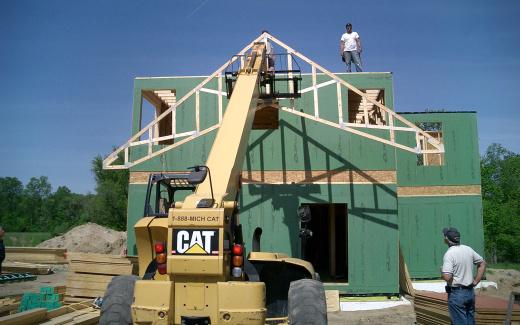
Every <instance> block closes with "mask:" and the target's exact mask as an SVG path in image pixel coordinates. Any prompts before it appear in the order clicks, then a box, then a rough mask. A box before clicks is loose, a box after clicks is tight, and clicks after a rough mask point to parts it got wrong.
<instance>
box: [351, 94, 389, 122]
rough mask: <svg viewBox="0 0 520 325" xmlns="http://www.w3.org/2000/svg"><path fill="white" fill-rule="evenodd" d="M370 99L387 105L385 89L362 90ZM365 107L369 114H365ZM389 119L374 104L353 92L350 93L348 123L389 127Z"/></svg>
mask: <svg viewBox="0 0 520 325" xmlns="http://www.w3.org/2000/svg"><path fill="white" fill-rule="evenodd" d="M360 90H361V91H362V92H364V93H365V94H367V96H368V98H370V99H372V100H375V101H376V102H378V103H381V104H383V105H384V104H385V91H384V89H360ZM365 107H366V108H367V112H366V114H365ZM386 121H387V117H386V114H385V112H384V111H383V110H381V109H380V108H379V107H377V106H376V105H374V104H372V103H371V102H369V101H368V100H366V99H365V98H364V97H361V96H360V95H358V94H356V93H355V92H353V91H352V90H349V91H348V122H349V123H357V124H365V123H366V124H373V125H374V124H375V125H387V122H386Z"/></svg>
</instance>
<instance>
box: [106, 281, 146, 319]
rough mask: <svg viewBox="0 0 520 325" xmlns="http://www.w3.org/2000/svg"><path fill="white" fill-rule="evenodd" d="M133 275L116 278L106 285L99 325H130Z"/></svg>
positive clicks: (133, 285)
mask: <svg viewBox="0 0 520 325" xmlns="http://www.w3.org/2000/svg"><path fill="white" fill-rule="evenodd" d="M137 279H138V277H137V276H135V275H122V276H116V277H114V278H113V279H112V281H110V283H109V284H108V288H107V291H106V292H105V296H104V297H103V304H102V305H101V317H100V319H99V324H100V325H116V324H124V325H127V324H132V313H131V306H132V302H133V300H134V287H135V281H136V280H137Z"/></svg>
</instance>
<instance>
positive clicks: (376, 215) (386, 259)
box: [240, 184, 399, 293]
mask: <svg viewBox="0 0 520 325" xmlns="http://www.w3.org/2000/svg"><path fill="white" fill-rule="evenodd" d="M395 195H396V194H395V185H387V184H377V185H352V184H350V185H347V184H345V185H327V184H320V185H318V184H305V185H298V184H294V185H254V184H247V185H245V186H244V187H243V188H242V192H241V210H240V222H241V223H242V225H243V231H244V238H246V239H245V240H246V247H251V238H252V235H253V232H254V230H255V229H256V227H261V228H262V230H263V232H262V239H261V248H262V250H263V251H274V252H283V253H286V254H289V255H290V256H294V257H301V246H300V238H299V237H298V231H299V219H298V216H297V214H296V209H297V208H298V207H299V206H300V205H301V204H305V203H328V202H334V203H346V204H347V206H348V216H344V217H346V218H347V223H348V226H347V228H348V243H337V245H340V244H343V245H346V246H347V252H348V281H349V284H348V286H345V285H340V286H338V287H337V289H339V290H341V291H342V292H344V293H397V292H399V287H398V286H399V274H398V262H399V260H398V251H397V238H398V229H397V202H396V199H395ZM339 217H340V216H337V218H339ZM323 240H327V238H323ZM323 253H324V254H327V252H323Z"/></svg>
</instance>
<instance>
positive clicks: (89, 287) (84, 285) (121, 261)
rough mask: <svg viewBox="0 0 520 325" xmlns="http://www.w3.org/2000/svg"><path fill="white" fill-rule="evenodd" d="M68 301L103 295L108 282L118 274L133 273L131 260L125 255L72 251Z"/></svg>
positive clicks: (67, 293)
mask: <svg viewBox="0 0 520 325" xmlns="http://www.w3.org/2000/svg"><path fill="white" fill-rule="evenodd" d="M69 261H70V262H69V272H68V273H67V291H66V298H65V300H66V301H77V300H78V299H83V300H84V299H85V298H95V297H103V295H104V294H105V290H106V288H107V286H108V283H109V282H110V281H111V280H112V278H113V277H114V276H116V275H131V274H132V271H133V269H134V266H133V265H132V263H131V261H130V260H129V259H127V258H126V257H123V256H117V255H103V254H93V253H70V254H69Z"/></svg>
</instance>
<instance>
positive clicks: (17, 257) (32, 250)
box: [5, 247, 67, 264]
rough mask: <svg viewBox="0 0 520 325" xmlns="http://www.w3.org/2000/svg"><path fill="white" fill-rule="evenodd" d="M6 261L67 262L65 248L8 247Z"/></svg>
mask: <svg viewBox="0 0 520 325" xmlns="http://www.w3.org/2000/svg"><path fill="white" fill-rule="evenodd" d="M5 257H6V261H11V262H26V263H37V264H67V250H66V249H65V248H40V247H6V248H5Z"/></svg>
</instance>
